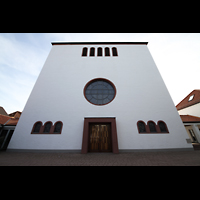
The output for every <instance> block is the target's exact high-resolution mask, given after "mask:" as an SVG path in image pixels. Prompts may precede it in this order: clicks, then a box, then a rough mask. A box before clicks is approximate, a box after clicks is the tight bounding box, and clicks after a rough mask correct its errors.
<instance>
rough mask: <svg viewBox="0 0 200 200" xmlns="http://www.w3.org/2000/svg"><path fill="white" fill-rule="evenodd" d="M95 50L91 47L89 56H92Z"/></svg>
mask: <svg viewBox="0 0 200 200" xmlns="http://www.w3.org/2000/svg"><path fill="white" fill-rule="evenodd" d="M94 52H95V49H94V48H93V47H92V48H90V56H94Z"/></svg>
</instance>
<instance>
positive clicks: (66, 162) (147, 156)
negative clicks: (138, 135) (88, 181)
mask: <svg viewBox="0 0 200 200" xmlns="http://www.w3.org/2000/svg"><path fill="white" fill-rule="evenodd" d="M191 165H192V166H194V165H195V166H200V151H194V150H184V151H183V150H181V151H180V150H179V151H178V150H174V151H155V152H150V151H146V152H144V151H141V152H131V153H119V154H113V153H88V154H80V153H65V152H62V153H60V152H53V153H52V152H42V153H41V152H40V153H39V152H2V151H1V152H0V166H191Z"/></svg>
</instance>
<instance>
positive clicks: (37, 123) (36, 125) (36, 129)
mask: <svg viewBox="0 0 200 200" xmlns="http://www.w3.org/2000/svg"><path fill="white" fill-rule="evenodd" d="M33 127H34V128H33V131H32V133H39V132H40V128H41V127H42V122H36V123H35V124H34V126H33Z"/></svg>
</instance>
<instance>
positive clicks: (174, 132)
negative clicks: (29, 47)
mask: <svg viewBox="0 0 200 200" xmlns="http://www.w3.org/2000/svg"><path fill="white" fill-rule="evenodd" d="M147 44H148V43H147V42H71V43H67V42H54V43H52V45H53V46H52V49H51V51H50V53H49V55H48V57H47V60H46V62H45V64H44V66H43V68H42V71H41V73H40V75H39V77H38V79H37V81H36V83H35V86H34V88H33V90H32V92H31V94H30V97H29V99H28V101H27V103H26V105H25V108H24V110H23V113H22V115H21V117H20V119H19V122H18V124H17V127H16V130H15V134H13V137H12V139H11V141H10V143H9V146H8V149H12V150H15V149H21V150H66V151H78V152H82V153H87V152H113V153H118V152H120V151H132V150H137V149H174V148H177V149H178V148H192V144H190V143H187V141H186V139H188V135H187V133H186V130H185V128H184V126H183V123H182V121H181V119H180V117H179V115H178V112H177V110H176V107H175V105H174V103H173V101H172V99H171V97H170V94H169V92H168V90H167V88H166V86H165V84H164V82H163V79H162V77H161V75H160V73H159V71H158V69H157V67H156V64H155V62H154V60H153V58H152V56H151V54H150V52H149V50H148V48H147Z"/></svg>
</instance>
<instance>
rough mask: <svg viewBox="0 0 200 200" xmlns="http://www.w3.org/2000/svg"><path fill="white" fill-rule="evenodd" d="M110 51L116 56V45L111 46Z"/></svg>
mask: <svg viewBox="0 0 200 200" xmlns="http://www.w3.org/2000/svg"><path fill="white" fill-rule="evenodd" d="M112 53H113V56H118V55H117V48H116V47H113V48H112Z"/></svg>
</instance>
